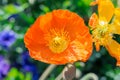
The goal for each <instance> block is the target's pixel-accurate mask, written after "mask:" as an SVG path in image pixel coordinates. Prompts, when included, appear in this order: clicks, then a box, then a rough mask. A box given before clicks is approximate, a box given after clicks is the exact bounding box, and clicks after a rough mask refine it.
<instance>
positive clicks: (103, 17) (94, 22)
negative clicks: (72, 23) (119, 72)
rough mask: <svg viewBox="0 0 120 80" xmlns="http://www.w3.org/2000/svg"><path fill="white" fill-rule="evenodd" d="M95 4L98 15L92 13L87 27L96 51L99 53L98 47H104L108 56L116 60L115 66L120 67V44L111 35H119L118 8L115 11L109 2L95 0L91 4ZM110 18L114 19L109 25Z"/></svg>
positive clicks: (119, 17)
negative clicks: (90, 32)
mask: <svg viewBox="0 0 120 80" xmlns="http://www.w3.org/2000/svg"><path fill="white" fill-rule="evenodd" d="M95 4H98V15H97V14H96V13H93V15H92V16H91V18H90V20H89V26H90V27H91V29H92V37H93V41H94V42H95V46H96V50H97V51H99V49H100V45H102V46H105V47H106V49H107V50H108V51H109V53H110V55H111V56H113V57H115V58H116V59H117V66H120V44H119V43H118V42H117V41H115V40H113V39H112V38H113V37H114V36H113V34H120V8H116V9H115V8H114V6H113V4H112V2H111V1H110V0H96V1H95V2H92V3H91V5H95ZM114 15H115V16H114ZM112 17H113V18H114V19H113V21H112V22H111V23H110V21H111V20H112Z"/></svg>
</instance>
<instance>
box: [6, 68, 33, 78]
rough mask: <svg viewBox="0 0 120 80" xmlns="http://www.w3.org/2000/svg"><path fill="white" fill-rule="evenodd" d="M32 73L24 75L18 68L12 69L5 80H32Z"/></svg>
mask: <svg viewBox="0 0 120 80" xmlns="http://www.w3.org/2000/svg"><path fill="white" fill-rule="evenodd" d="M31 77H32V76H31V73H27V74H26V75H24V74H23V73H22V72H20V71H18V70H17V69H16V68H12V69H11V70H10V71H9V73H8V75H7V76H6V78H5V80H31Z"/></svg>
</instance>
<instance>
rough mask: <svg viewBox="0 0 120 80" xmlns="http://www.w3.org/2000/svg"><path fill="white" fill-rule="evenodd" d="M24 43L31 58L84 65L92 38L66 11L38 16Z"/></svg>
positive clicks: (77, 17) (71, 13) (75, 18)
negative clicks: (77, 62) (80, 62)
mask: <svg viewBox="0 0 120 80" xmlns="http://www.w3.org/2000/svg"><path fill="white" fill-rule="evenodd" d="M24 42H25V45H26V47H27V48H28V50H29V53H30V56H31V57H32V58H34V59H36V60H39V61H42V62H45V63H50V64H66V63H73V62H75V61H78V60H81V61H83V62H85V61H86V60H88V58H89V57H90V55H91V53H92V38H91V35H90V34H89V29H88V28H87V27H86V26H85V24H84V20H83V19H82V18H81V17H79V16H78V15H77V14H75V13H73V12H70V11H68V10H54V11H53V12H50V13H47V14H45V15H42V16H40V17H38V18H37V20H36V21H35V23H34V24H33V25H32V26H31V27H30V28H29V29H28V31H27V33H26V34H25V37H24Z"/></svg>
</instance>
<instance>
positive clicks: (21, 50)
mask: <svg viewBox="0 0 120 80" xmlns="http://www.w3.org/2000/svg"><path fill="white" fill-rule="evenodd" d="M92 1H93V0H0V80H38V79H39V77H40V76H41V74H42V73H43V71H44V70H45V69H46V68H47V67H48V65H49V64H46V63H42V62H40V61H36V60H34V59H32V58H30V56H29V52H28V51H27V49H26V48H25V45H24V41H23V38H24V34H25V32H26V31H27V29H28V28H29V27H30V25H31V24H33V22H34V21H35V19H36V18H37V17H38V16H40V15H42V14H45V13H47V12H51V11H52V10H54V9H68V10H70V11H72V12H76V13H77V14H78V15H80V16H81V17H82V18H84V20H85V23H86V25H88V20H89V18H90V16H91V14H92V13H93V12H97V6H90V2H92ZM112 2H113V3H114V6H115V7H118V0H112ZM115 36H117V39H116V40H118V41H119V40H120V37H119V35H115ZM75 66H76V68H77V80H80V78H82V77H83V76H85V75H86V74H88V73H94V74H95V75H96V76H97V77H98V78H99V80H120V68H119V67H116V60H115V59H114V58H112V57H111V56H110V55H109V53H108V52H107V50H106V49H105V48H104V47H101V50H100V51H99V52H96V50H95V49H93V54H92V56H91V58H90V59H89V60H88V61H87V62H86V63H83V62H79V61H78V62H76V63H75ZM63 68H64V65H59V66H57V67H56V69H54V70H53V71H52V73H51V74H50V75H49V76H48V78H47V79H46V80H55V77H56V76H57V75H58V74H60V72H61V71H62V69H63ZM88 80H93V79H88Z"/></svg>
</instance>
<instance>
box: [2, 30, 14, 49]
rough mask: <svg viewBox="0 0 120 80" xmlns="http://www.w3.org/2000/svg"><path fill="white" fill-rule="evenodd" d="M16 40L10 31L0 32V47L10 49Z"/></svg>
mask: <svg viewBox="0 0 120 80" xmlns="http://www.w3.org/2000/svg"><path fill="white" fill-rule="evenodd" d="M15 40H16V34H15V32H14V31H12V30H3V31H1V32H0V46H2V47H3V48H8V47H10V46H11V45H12V44H13V43H14V42H15Z"/></svg>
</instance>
